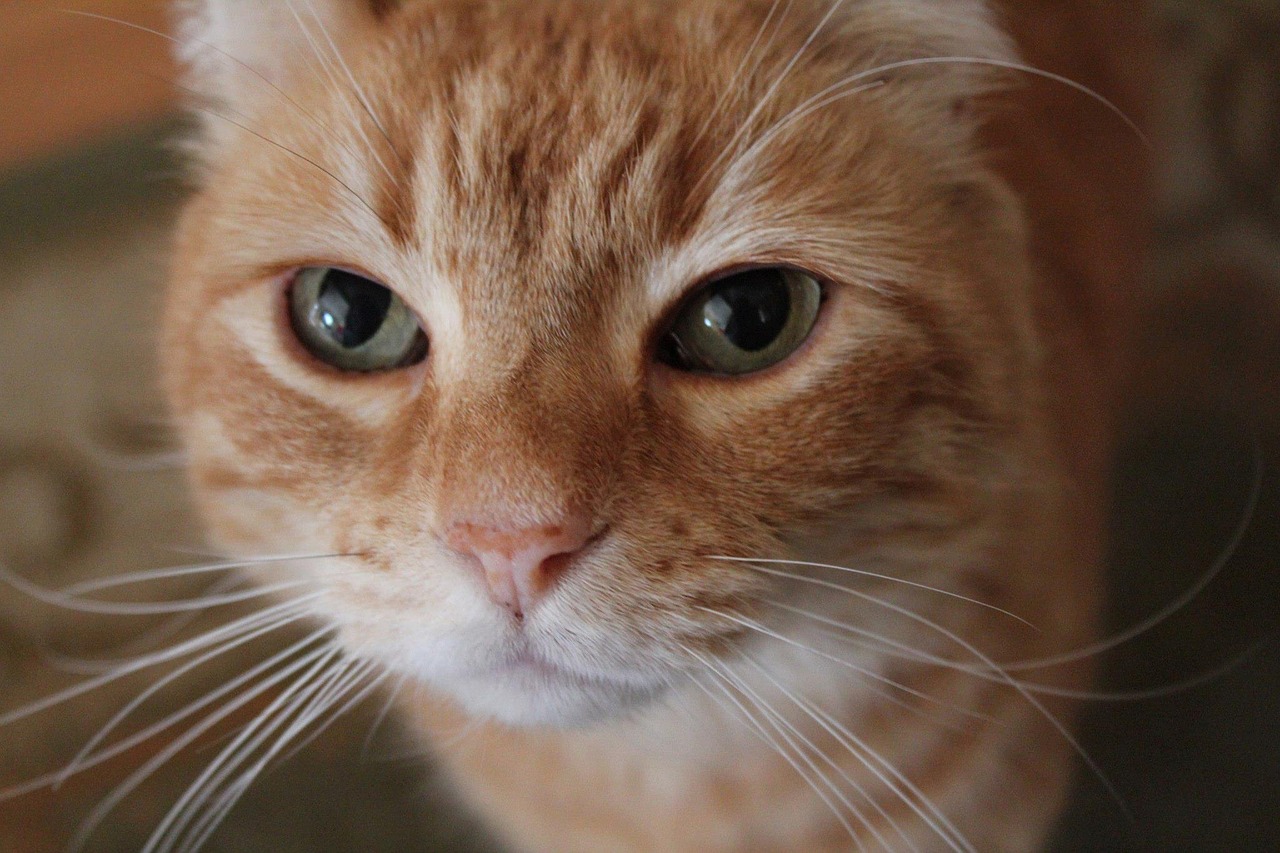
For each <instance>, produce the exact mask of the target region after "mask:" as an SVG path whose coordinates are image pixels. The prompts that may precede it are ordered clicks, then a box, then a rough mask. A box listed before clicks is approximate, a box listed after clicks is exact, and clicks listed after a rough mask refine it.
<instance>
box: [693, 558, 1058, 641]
mask: <svg viewBox="0 0 1280 853" xmlns="http://www.w3.org/2000/svg"><path fill="white" fill-rule="evenodd" d="M708 559H711V560H724V561H726V562H730V563H760V564H763V565H767V566H801V567H807V568H811V569H830V570H832V571H836V572H844V573H846V574H851V575H857V576H858V577H863V578H871V579H874V580H881V581H889V582H890V583H896V584H900V585H902V586H909V587H912V588H914V589H922V590H925V591H926V592H934V593H937V594H938V595H942V596H945V597H947V598H953V599H956V600H958V601H963V602H965V603H967V604H974V605H977V606H978V607H981V608H983V609H985V610H991V611H993V612H995V613H999V614H1001V615H1003V616H1008V617H1009V618H1010V619H1013V620H1016V621H1018V622H1021V623H1022V624H1023V625H1026V626H1027V627H1028V628H1030V629H1031V630H1033V631H1039V630H1040V629H1039V628H1037V627H1036V626H1035V625H1033V624H1031V623H1030V622H1028V621H1027V620H1026V619H1023V618H1022V617H1021V616H1019V615H1018V614H1016V613H1011V612H1010V611H1008V610H1005V609H1004V608H1001V607H996V606H995V605H994V604H988V603H987V602H985V601H980V600H978V599H976V598H970V597H968V596H965V595H960V594H959V593H956V592H951V591H950V590H946V589H940V588H938V587H936V586H929V585H927V584H922V583H917V582H916V581H910V580H906V579H905V578H896V577H894V576H893V575H885V574H879V573H877V572H868V571H864V570H863V569H851V568H848V567H847V566H836V565H832V564H830V563H812V562H808V561H806V560H769V559H762V558H757V557H709V558H708Z"/></svg>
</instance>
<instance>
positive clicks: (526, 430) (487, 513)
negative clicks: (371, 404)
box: [432, 359, 617, 529]
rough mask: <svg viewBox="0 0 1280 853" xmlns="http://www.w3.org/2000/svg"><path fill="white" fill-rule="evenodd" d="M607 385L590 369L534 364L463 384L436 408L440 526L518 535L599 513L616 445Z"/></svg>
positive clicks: (528, 362) (531, 361) (535, 361)
mask: <svg viewBox="0 0 1280 853" xmlns="http://www.w3.org/2000/svg"><path fill="white" fill-rule="evenodd" d="M600 384H601V383H599V382H598V381H595V380H593V378H592V377H590V376H589V375H588V371H586V370H574V369H571V368H568V367H566V366H565V365H563V364H555V363H549V362H547V361H546V360H543V359H527V360H526V361H525V362H524V363H522V364H520V365H518V366H517V367H516V368H515V369H512V370H508V371H504V372H502V374H500V375H498V376H495V377H492V378H490V380H489V381H487V382H484V383H475V384H468V383H463V384H462V385H461V386H459V387H458V388H457V389H456V390H455V393H454V394H452V395H451V400H450V401H449V403H448V404H447V405H446V406H444V407H443V408H442V409H441V410H440V411H438V412H437V417H438V418H439V419H440V421H441V423H439V428H440V429H441V431H442V432H441V433H440V434H439V440H438V441H437V442H436V445H437V446H436V447H435V448H433V451H432V452H433V454H434V455H435V457H436V460H437V466H436V467H437V470H438V472H439V474H438V489H437V495H438V517H439V522H440V523H441V524H442V525H446V526H447V525H449V524H456V523H459V522H462V523H468V524H477V525H484V526H487V527H495V528H501V529H517V528H536V527H539V526H545V525H554V524H558V523H560V521H561V520H562V519H564V518H565V517H568V516H579V515H583V514H584V513H585V514H588V515H589V514H591V508H592V507H593V506H595V505H597V504H598V503H599V502H600V501H601V500H602V499H603V497H604V494H603V493H604V492H605V491H606V490H607V484H608V480H609V472H610V470H611V468H612V465H611V459H610V456H611V453H612V452H613V451H616V444H617V441H616V429H615V428H614V427H613V426H612V424H613V423H614V422H615V420H616V418H615V417H613V416H612V414H611V413H610V412H609V411H608V408H609V406H608V403H607V402H606V398H607V397H608V394H607V392H605V391H604V389H603V388H601V387H600ZM611 439H612V441H611ZM611 446H612V450H611Z"/></svg>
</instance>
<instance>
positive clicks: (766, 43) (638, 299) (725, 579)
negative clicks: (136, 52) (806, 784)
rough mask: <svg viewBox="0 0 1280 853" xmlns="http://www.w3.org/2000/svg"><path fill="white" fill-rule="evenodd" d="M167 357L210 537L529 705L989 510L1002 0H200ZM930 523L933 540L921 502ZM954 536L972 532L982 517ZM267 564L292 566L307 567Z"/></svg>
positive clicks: (619, 687) (1019, 390)
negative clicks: (983, 104)
mask: <svg viewBox="0 0 1280 853" xmlns="http://www.w3.org/2000/svg"><path fill="white" fill-rule="evenodd" d="M184 22H185V23H184V27H183V41H184V44H185V49H184V50H185V58H186V59H187V61H188V63H189V68H190V75H191V76H190V88H191V89H192V90H194V91H195V92H197V93H198V94H199V102H198V104H197V111H196V114H197V115H198V116H199V117H200V118H201V120H202V121H201V123H202V126H203V127H202V132H201V135H200V139H199V141H198V143H197V145H196V148H197V155H198V159H199V162H200V188H199V190H198V192H197V193H196V195H195V196H194V198H193V199H192V201H191V203H190V206H189V208H188V210H187V212H186V215H185V217H184V220H183V222H182V225H181V229H180V234H179V240H178V248H177V253H176V262H175V269H174V274H173V280H172V284H171V288H170V291H169V298H168V304H167V311H166V319H165V333H164V342H163V346H164V350H165V352H164V362H165V364H166V369H167V386H168V391H169V395H170V398H171V400H172V403H173V407H174V411H175V413H176V415H177V416H178V418H179V421H180V423H181V426H182V430H183V433H184V436H185V441H186V443H187V445H188V446H189V449H190V452H191V457H192V460H193V461H192V474H193V480H194V483H195V486H196V493H197V495H198V498H199V500H200V502H201V504H202V506H203V509H204V512H205V515H206V516H207V518H208V520H209V524H210V527H211V530H212V532H213V535H214V536H215V538H216V539H217V540H218V541H219V542H220V543H221V544H222V545H223V546H225V547H227V548H229V549H233V550H235V551H237V552H240V553H245V554H302V553H305V554H334V555H341V556H335V557H330V558H325V559H315V560H308V561H299V562H296V563H293V564H290V565H289V566H288V567H284V566H278V567H276V568H273V569H270V571H271V572H273V573H277V574H278V573H280V572H284V571H289V572H290V575H289V576H290V577H292V578H294V579H296V580H297V581H298V582H299V583H301V584H303V586H302V587H300V588H301V589H302V590H303V591H305V592H311V591H314V592H316V593H319V597H318V598H316V599H315V607H316V608H317V610H318V611H319V612H320V614H322V615H323V617H324V618H326V619H327V620H330V621H331V622H332V623H333V624H334V625H335V626H336V629H337V630H338V632H339V633H340V636H341V638H342V641H343V643H344V645H345V646H346V647H347V648H348V649H349V650H351V651H352V652H353V653H355V654H360V655H365V656H368V657H370V658H372V659H375V660H377V661H380V662H381V663H383V664H385V665H386V666H388V667H390V668H392V669H394V670H396V671H399V672H402V673H406V674H408V675H410V676H413V677H416V678H419V679H422V680H423V681H425V682H427V683H429V684H431V685H433V686H435V687H437V688H439V689H441V690H443V691H445V692H447V693H449V694H450V695H452V696H453V697H455V698H456V699H458V700H459V701H460V702H462V703H463V704H464V705H465V706H467V707H468V708H470V709H471V710H472V711H475V712H477V713H481V714H487V715H492V716H496V717H499V718H502V719H505V720H507V721H510V722H513V723H524V724H536V723H549V724H571V723H578V722H584V721H588V720H593V719H598V718H601V717H608V716H613V715H617V714H620V713H623V712H625V711H626V710H628V709H630V708H633V707H636V706H637V705H638V704H641V703H643V702H645V701H647V700H649V699H651V698H652V697H653V696H655V695H656V694H660V693H662V692H663V691H664V690H665V689H667V686H668V685H669V684H670V683H671V682H672V680H673V678H674V677H676V676H677V675H679V674H680V673H682V672H684V671H686V670H688V669H689V668H690V666H691V664H692V661H693V660H695V659H697V658H698V657H700V656H712V657H714V656H717V655H728V654H732V653H734V651H735V650H736V649H739V648H741V647H742V646H743V645H744V644H749V643H750V642H752V639H753V637H755V636H756V634H754V633H753V632H751V631H748V630H747V629H746V628H745V627H744V626H743V624H741V623H739V622H735V621H733V620H732V619H729V618H725V616H724V615H723V614H736V615H738V616H742V617H749V618H750V619H759V620H760V621H762V622H765V623H769V622H770V621H771V620H774V619H776V618H778V617H779V615H780V614H779V613H778V612H776V611H774V610H771V604H776V603H778V602H786V601H791V600H794V597H795V596H799V595H800V593H799V592H798V591H795V590H791V589H790V588H789V587H786V586H785V585H782V584H780V582H779V580H778V579H777V578H776V577H774V576H771V575H769V574H766V573H762V572H761V571H759V566H758V565H752V564H747V563H741V562H736V561H731V560H727V559H724V558H726V557H728V558H744V557H745V558H757V559H759V558H785V557H792V558H795V557H800V558H815V557H821V558H826V559H837V560H842V561H858V560H871V559H873V555H875V554H881V555H883V554H887V553H892V554H894V557H893V559H894V560H895V561H897V562H896V563H895V567H896V570H900V571H902V572H911V571H915V570H916V569H920V568H921V567H922V566H923V565H924V564H925V563H928V562H930V561H931V560H933V559H934V558H935V557H936V552H931V553H928V554H927V553H925V551H924V550H923V546H921V549H922V550H920V551H919V553H917V552H916V551H913V546H904V545H903V537H902V534H903V532H904V531H913V533H912V534H911V535H910V536H909V537H908V540H909V541H912V542H923V541H925V540H928V541H930V542H933V543H935V545H936V543H937V542H939V541H941V542H944V543H945V542H946V541H948V539H949V536H950V535H951V532H954V531H957V530H960V529H968V530H970V531H971V530H972V528H973V527H974V526H975V525H977V526H980V525H981V523H982V521H981V519H982V514H983V507H984V501H985V500H986V499H987V497H988V496H989V495H990V494H991V493H992V492H993V491H994V490H997V489H998V488H999V487H1000V484H1001V482H1003V480H1004V479H1005V478H1008V477H1010V476H1012V475H1011V474H1010V469H1011V466H1012V463H1011V461H1010V459H1011V455H1012V454H1013V452H1014V451H1013V449H1012V448H1011V443H1012V439H1011V438H1010V436H1011V435H1016V433H1017V425H1016V421H1017V419H1018V418H1019V417H1020V415H1019V414H1018V413H1019V412H1021V411H1023V409H1024V408H1025V404H1026V399H1025V397H1026V390H1025V384H1026V374H1027V371H1028V370H1029V365H1030V364H1031V362H1032V360H1033V358H1034V342H1033V341H1032V340H1031V338H1030V335H1029V333H1028V331H1027V328H1028V322H1027V308H1026V306H1025V304H1024V299H1025V297H1024V296H1022V295H1021V294H1022V293H1023V291H1024V289H1025V288H1024V283H1025V278H1026V275H1027V271H1026V261H1025V258H1024V250H1023V247H1022V237H1021V231H1020V219H1019V215H1018V212H1017V210H1016V207H1015V205H1014V204H1013V203H1012V202H1011V201H1010V199H1009V196H1008V194H1007V193H1006V191H1005V190H1004V189H1003V188H1002V185H1001V184H1000V183H999V182H998V181H997V180H996V179H995V178H994V177H993V176H992V175H991V173H990V172H989V171H988V170H987V168H986V166H985V165H984V164H983V162H982V158H981V156H980V152H979V151H978V146H977V143H976V142H975V127H974V123H975V120H976V119H975V114H976V111H975V110H973V109H969V108H967V106H966V105H967V104H969V103H970V102H971V101H972V100H973V99H974V98H975V97H977V96H979V95H980V94H982V93H983V92H984V91H986V90H987V89H988V88H990V87H991V86H992V84H993V82H994V79H995V77H994V75H993V74H992V73H991V70H990V68H989V67H988V66H984V65H980V64H976V63H972V62H960V61H956V62H948V63H937V64H912V63H911V62H910V60H916V59H927V58H934V57H977V58H990V59H996V60H999V59H1001V58H1003V57H1007V56H1008V47H1007V45H1006V44H1005V42H1004V40H1003V39H1002V38H1001V37H1000V36H999V34H998V30H997V29H996V28H995V27H994V26H993V24H992V22H991V20H990V18H989V16H988V15H987V14H986V12H985V10H984V9H983V7H982V4H981V3H979V2H976V0H972V1H969V0H967V1H966V2H944V0H893V2H889V0H848V2H845V3H837V4H834V5H833V4H831V3H827V2H818V0H806V2H796V3H793V4H777V3H771V2H743V0H685V2H674V0H673V1H672V2H662V0H652V2H634V0H625V2H624V1H623V0H618V1H617V2H594V0H592V2H588V0H473V2H458V1H457V0H423V2H404V3H389V2H358V0H342V1H341V2H340V0H291V2H283V0H282V2H280V3H269V4H266V3H258V2H250V0H197V2H191V3H188V4H187V5H186V7H185V18H184ZM922 530H928V531H931V535H929V536H922V535H920V531H922ZM957 535H958V534H957ZM274 576H275V575H273V577H274Z"/></svg>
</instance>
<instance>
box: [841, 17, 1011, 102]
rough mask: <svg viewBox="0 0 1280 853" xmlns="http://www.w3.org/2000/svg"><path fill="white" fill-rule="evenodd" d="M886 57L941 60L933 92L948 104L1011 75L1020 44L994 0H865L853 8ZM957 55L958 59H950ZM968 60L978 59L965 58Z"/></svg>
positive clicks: (859, 23) (934, 76) (926, 60)
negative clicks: (1008, 30) (1011, 35)
mask: <svg viewBox="0 0 1280 853" xmlns="http://www.w3.org/2000/svg"><path fill="white" fill-rule="evenodd" d="M850 9H851V11H850V13H849V14H850V15H852V16H854V17H856V19H857V21H858V25H859V27H860V28H861V29H862V31H863V32H866V33H870V34H872V35H873V36H874V37H873V39H872V41H873V42H874V43H876V44H877V45H878V46H879V50H880V52H881V56H883V57H884V58H885V60H892V59H897V60H900V61H907V60H915V59H921V60H924V62H925V66H926V67H927V64H928V63H929V62H937V63H938V66H935V67H946V68H947V70H948V73H946V74H936V73H934V74H932V75H931V79H933V80H934V81H935V82H936V84H937V85H936V88H935V89H934V90H933V93H934V94H936V95H938V96H939V99H940V101H941V102H943V103H950V102H961V101H963V100H964V99H966V98H968V97H972V96H973V95H977V94H981V93H982V92H983V91H985V90H986V89H989V88H990V87H991V86H992V85H994V81H997V80H1000V79H1002V78H1003V77H1005V76H1006V72H1007V69H1006V68H1005V67H1004V66H1005V64H1007V63H1010V62H1016V60H1017V49H1016V47H1015V46H1014V44H1013V40H1012V39H1011V38H1009V36H1008V34H1007V33H1006V32H1005V28H1004V26H1003V21H1002V20H1001V18H1000V16H999V14H998V13H997V12H996V11H995V9H994V8H993V4H992V3H991V2H989V0H865V2H863V3H859V4H855V5H853V6H851V7H850ZM947 57H950V58H953V59H955V60H956V61H955V62H954V63H947V62H945V61H944V60H945V58H947ZM965 60H976V61H973V62H966V61H965Z"/></svg>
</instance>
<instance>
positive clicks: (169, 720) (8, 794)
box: [0, 628, 332, 802]
mask: <svg viewBox="0 0 1280 853" xmlns="http://www.w3.org/2000/svg"><path fill="white" fill-rule="evenodd" d="M330 630H332V629H330V628H324V629H321V630H319V631H316V632H315V633H313V634H311V635H310V636H308V637H306V638H305V639H303V640H300V641H299V642H297V643H294V644H293V645H291V646H289V647H288V648H287V649H285V650H284V651H282V652H279V653H278V654H275V655H273V656H272V657H271V658H269V659H267V660H265V661H263V662H262V663H260V664H257V665H256V666H254V667H253V668H252V669H250V670H248V671H247V672H244V673H242V674H240V675H239V676H237V677H236V678H234V679H233V680H231V681H228V682H227V683H226V684H224V685H222V686H221V687H219V688H217V689H216V690H213V691H211V692H209V693H207V694H205V695H204V696H202V697H201V698H200V699H197V700H196V701H194V702H192V703H190V704H189V705H187V706H186V707H185V708H182V709H181V710H179V711H176V712H174V713H172V714H170V715H169V716H167V717H165V718H164V719H162V720H160V721H159V722H157V723H155V724H153V725H151V726H148V727H147V728H145V729H143V730H141V731H139V732H137V733H135V734H132V735H130V736H129V737H127V738H125V739H123V740H120V741H117V742H116V743H114V744H112V745H111V746H109V747H107V748H105V749H103V750H102V751H101V752H98V753H95V754H94V755H91V756H87V757H85V758H84V759H83V760H82V761H81V762H80V766H79V767H78V768H77V770H76V771H75V772H77V773H78V772H84V771H86V770H89V769H91V768H94V767H97V766H98V765H100V764H103V763H105V762H107V761H110V760H111V759H113V758H116V757H118V756H121V755H124V754H125V753H126V752H128V751H129V750H131V749H134V748H135V747H138V746H141V745H142V744H144V743H146V742H147V741H149V740H151V739H152V738H154V737H156V736H157V735H159V734H161V733H163V732H165V731H168V730H169V729H171V728H173V727H174V726H175V725H177V724H178V723H180V722H182V721H183V720H185V719H187V718H188V717H191V716H192V715H194V714H198V713H199V712H200V711H202V710H204V709H205V708H207V707H209V706H210V705H212V704H213V703H215V702H217V701H218V700H219V699H221V698H222V697H224V696H227V695H228V694H231V693H234V692H235V691H236V690H239V689H240V688H241V687H243V686H244V685H246V684H248V683H249V682H250V681H252V680H253V679H255V678H257V677H258V676H260V675H262V674H264V673H265V672H267V670H269V669H271V668H272V667H274V666H276V665H277V664H279V663H281V662H283V661H285V660H287V659H288V658H289V657H291V656H293V655H294V654H297V653H298V652H300V651H302V650H303V649H304V648H306V647H307V646H308V645H310V644H311V643H314V642H315V641H316V640H317V639H319V638H320V637H321V636H323V635H324V634H327V633H329V631H330ZM71 775H73V774H72V773H71V772H69V771H68V770H66V769H63V770H56V771H53V772H51V773H45V774H43V775H41V776H37V777H36V778H34V779H30V780H28V781H26V782H23V783H20V784H18V785H14V786H12V787H9V788H5V789H3V790H0V802H7V801H9V800H12V799H16V798H18V797H21V796H25V795H26V794H30V793H33V792H35V791H39V790H41V789H44V788H48V787H51V786H55V785H58V784H62V782H63V781H64V780H65V779H67V778H69V777H70V776H71Z"/></svg>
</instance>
